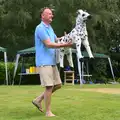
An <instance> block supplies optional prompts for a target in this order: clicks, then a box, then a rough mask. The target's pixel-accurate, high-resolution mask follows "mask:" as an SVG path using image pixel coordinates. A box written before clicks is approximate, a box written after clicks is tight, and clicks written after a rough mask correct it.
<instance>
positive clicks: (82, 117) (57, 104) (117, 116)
mask: <svg viewBox="0 0 120 120" xmlns="http://www.w3.org/2000/svg"><path fill="white" fill-rule="evenodd" d="M86 88H91V89H92V88H120V85H83V86H81V87H80V86H79V85H74V86H63V87H62V88H61V89H60V90H58V91H57V92H56V93H54V94H53V96H52V111H53V113H54V114H56V115H57V116H56V117H52V118H46V117H45V114H44V113H41V112H39V111H38V110H37V108H35V107H34V106H33V105H32V103H31V101H32V100H33V99H34V98H35V97H36V96H38V95H39V94H40V93H41V92H42V91H43V90H44V88H42V87H41V86H38V85H36V86H35V85H34V86H0V120H48V119H50V120H120V94H104V93H98V92H86V91H81V89H86ZM43 107H44V104H43Z"/></svg>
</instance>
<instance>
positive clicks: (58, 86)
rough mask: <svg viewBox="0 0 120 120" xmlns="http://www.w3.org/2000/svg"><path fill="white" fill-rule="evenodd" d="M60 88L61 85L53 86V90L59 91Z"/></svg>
mask: <svg viewBox="0 0 120 120" xmlns="http://www.w3.org/2000/svg"><path fill="white" fill-rule="evenodd" d="M61 86H62V85H61V84H58V85H55V86H54V90H57V89H60V88H61Z"/></svg>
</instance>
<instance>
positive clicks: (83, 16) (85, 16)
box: [76, 9, 91, 23]
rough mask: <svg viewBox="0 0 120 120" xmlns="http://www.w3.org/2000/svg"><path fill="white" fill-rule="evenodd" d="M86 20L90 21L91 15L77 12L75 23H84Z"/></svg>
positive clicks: (81, 11) (80, 11)
mask: <svg viewBox="0 0 120 120" xmlns="http://www.w3.org/2000/svg"><path fill="white" fill-rule="evenodd" d="M88 19H91V15H90V14H89V13H88V12H86V11H83V10H81V9H79V10H78V11H77V18H76V22H77V23H80V22H81V23H82V22H86V20H88Z"/></svg>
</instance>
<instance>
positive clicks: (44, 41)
mask: <svg viewBox="0 0 120 120" xmlns="http://www.w3.org/2000/svg"><path fill="white" fill-rule="evenodd" d="M43 43H44V44H45V45H46V46H47V47H48V48H60V47H72V45H73V44H72V43H71V42H69V43H53V42H51V41H50V39H47V40H43Z"/></svg>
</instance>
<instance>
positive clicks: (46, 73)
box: [37, 65, 61, 86]
mask: <svg viewBox="0 0 120 120" xmlns="http://www.w3.org/2000/svg"><path fill="white" fill-rule="evenodd" d="M37 72H38V73H39V74H40V80H41V85H42V86H54V85H58V84H61V79H60V74H59V71H58V68H57V66H55V65H54V66H40V67H38V68H37Z"/></svg>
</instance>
